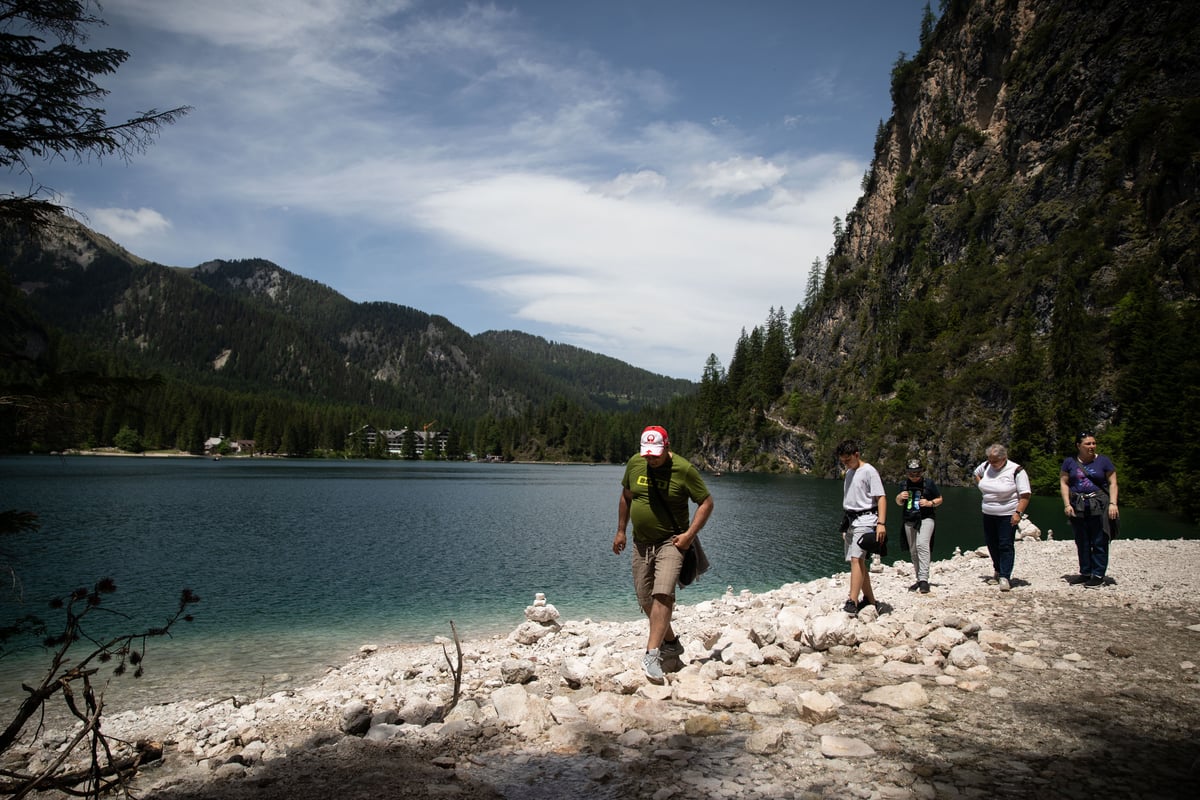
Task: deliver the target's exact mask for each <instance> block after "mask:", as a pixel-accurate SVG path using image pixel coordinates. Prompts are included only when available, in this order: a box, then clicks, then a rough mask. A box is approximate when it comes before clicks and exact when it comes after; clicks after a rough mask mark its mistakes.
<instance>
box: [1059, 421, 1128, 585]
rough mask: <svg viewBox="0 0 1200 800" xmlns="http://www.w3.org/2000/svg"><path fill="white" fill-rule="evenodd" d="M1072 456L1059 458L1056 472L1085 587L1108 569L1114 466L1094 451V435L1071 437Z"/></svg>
mask: <svg viewBox="0 0 1200 800" xmlns="http://www.w3.org/2000/svg"><path fill="white" fill-rule="evenodd" d="M1075 447H1076V448H1077V450H1078V452H1077V453H1076V454H1075V456H1073V457H1072V456H1067V457H1066V458H1065V459H1063V463H1062V470H1061V472H1060V473H1059V488H1060V490H1061V492H1062V500H1063V510H1064V511H1065V512H1066V515H1067V519H1068V520H1069V521H1070V523H1071V530H1072V531H1074V533H1075V548H1076V550H1077V551H1078V552H1079V578H1078V579H1077V580H1076V581H1075V582H1076V583H1082V584H1083V585H1084V586H1086V587H1087V588H1089V589H1095V588H1097V587H1100V586H1103V585H1104V581H1105V573H1107V571H1108V543H1109V541H1110V540H1111V539H1112V538H1113V536H1114V535H1115V531H1116V527H1117V520H1118V519H1119V518H1120V514H1119V512H1118V511H1117V468H1116V467H1115V466H1114V465H1113V462H1112V460H1111V459H1110V458H1109V457H1108V456H1103V455H1097V454H1096V437H1095V436H1094V435H1093V434H1091V433H1081V434H1079V435H1078V436H1076V437H1075Z"/></svg>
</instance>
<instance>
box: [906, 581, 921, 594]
mask: <svg viewBox="0 0 1200 800" xmlns="http://www.w3.org/2000/svg"><path fill="white" fill-rule="evenodd" d="M921 583H922V581H917V582H916V583H914V584H913V585H912V586H910V587H908V590H909V591H910V592H915V591H916V590H917V589H920V588H921Z"/></svg>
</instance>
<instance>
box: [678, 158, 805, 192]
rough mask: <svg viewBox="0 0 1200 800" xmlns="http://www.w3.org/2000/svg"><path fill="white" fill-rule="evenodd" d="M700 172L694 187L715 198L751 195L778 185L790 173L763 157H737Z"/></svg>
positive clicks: (705, 167)
mask: <svg viewBox="0 0 1200 800" xmlns="http://www.w3.org/2000/svg"><path fill="white" fill-rule="evenodd" d="M697 171H698V172H700V174H699V175H698V176H697V177H696V179H695V181H693V185H694V186H696V188H698V189H700V190H702V191H704V192H706V193H708V194H709V195H711V196H713V197H721V196H724V195H732V196H734V197H740V196H741V195H745V194H751V193H753V192H757V191H760V190H762V189H766V188H769V187H771V186H775V185H776V184H778V183H779V182H780V181H781V180H783V177H784V175H786V174H787V170H785V169H783V168H782V167H779V166H778V165H776V164H772V163H771V162H770V161H767V160H766V159H765V158H763V157H762V156H754V157H753V158H743V157H742V156H735V157H734V158H731V159H728V160H726V161H722V162H719V163H717V162H709V163H708V164H705V165H704V166H703V167H701V168H699V169H698V170H697Z"/></svg>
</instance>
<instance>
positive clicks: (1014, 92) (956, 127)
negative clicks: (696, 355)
mask: <svg viewBox="0 0 1200 800" xmlns="http://www.w3.org/2000/svg"><path fill="white" fill-rule="evenodd" d="M941 10H942V15H941V18H940V20H936V25H935V24H934V22H935V20H934V19H933V17H932V15H929V16H928V17H927V18H926V19H925V20H924V23H923V25H922V28H921V49H920V51H919V52H918V53H917V54H916V55H915V56H913V57H912V58H908V57H906V56H903V55H902V56H901V58H900V59H899V60H898V61H897V63H896V65H895V68H894V70H893V73H892V99H893V109H892V114H891V117H890V118H889V119H888V120H887V121H886V122H883V123H881V124H880V127H879V130H878V135H877V139H876V146H875V156H874V160H873V162H872V164H871V166H870V169H869V171H868V172H867V174H866V175H865V176H864V178H863V189H864V193H863V195H862V197H861V198H860V200H859V202H858V203H857V205H856V206H855V208H854V210H853V211H852V212H851V213H850V214H849V215H848V217H847V218H846V219H845V220H844V221H840V220H839V221H835V230H834V233H835V240H836V243H835V247H834V249H833V251H832V252H831V253H830V255H829V256H828V257H826V258H825V259H824V260H823V261H821V262H819V263H818V265H817V266H819V267H820V268H821V269H820V270H819V271H818V272H817V274H816V275H815V276H814V279H813V280H812V281H811V282H810V284H809V291H808V294H807V296H806V297H805V298H803V299H802V300H800V302H799V304H798V307H797V309H796V312H795V313H794V314H792V315H791V317H790V319H788V320H786V321H785V339H786V340H787V341H789V342H790V343H791V347H792V349H791V352H790V356H791V360H790V362H789V363H788V365H787V367H786V370H785V371H779V370H777V369H776V367H775V364H774V362H773V360H772V354H771V352H770V351H769V350H767V349H765V345H766V342H767V341H768V336H769V334H770V333H771V330H772V327H773V326H772V325H771V324H770V323H768V325H766V326H764V327H761V328H755V329H754V331H753V332H752V333H751V334H749V335H745V336H743V337H742V340H741V341H739V343H738V348H737V351H736V352H735V355H734V358H733V360H732V361H731V363H730V365H729V369H728V370H727V371H726V370H722V369H721V367H720V365H719V364H715V363H710V365H709V368H708V369H706V372H705V378H704V380H703V381H702V388H701V420H700V422H699V427H700V428H701V429H703V430H707V431H708V432H709V436H708V437H707V439H706V441H705V448H704V451H705V453H706V456H707V459H708V461H709V462H710V463H712V464H715V465H718V466H722V467H724V468H726V469H747V468H756V469H761V468H791V467H800V468H806V469H807V468H811V469H812V470H813V471H815V472H817V473H821V474H832V473H833V471H834V469H835V462H834V459H833V458H832V452H833V447H834V444H835V443H836V441H837V440H839V439H840V438H843V437H847V436H850V437H855V438H858V439H860V440H862V441H863V442H864V445H865V447H864V454H865V455H866V457H867V459H868V460H870V461H873V462H875V463H876V464H877V466H879V467H880V468H881V471H882V472H883V474H884V475H885V476H890V477H893V478H894V477H897V476H899V475H900V474H901V470H902V463H903V461H904V459H906V458H908V457H914V456H915V457H919V458H921V459H923V460H924V461H926V462H927V463H928V464H929V465H930V466H931V469H932V471H933V474H934V476H935V477H936V478H937V479H939V480H941V481H944V482H950V483H962V482H964V481H965V479H966V476H967V474H968V471H969V469H970V468H971V467H972V466H973V465H974V464H976V463H978V462H979V461H981V460H982V458H983V451H984V448H985V447H986V446H987V445H988V444H989V443H990V442H992V441H999V442H1003V443H1007V444H1008V445H1009V448H1010V451H1011V452H1012V454H1013V456H1014V457H1015V459H1016V460H1017V461H1020V462H1022V463H1025V464H1027V465H1028V466H1029V467H1030V471H1031V474H1032V475H1033V476H1034V478H1035V483H1036V486H1037V488H1038V489H1040V490H1041V491H1053V490H1054V487H1055V485H1056V482H1057V475H1058V465H1059V464H1060V463H1061V459H1062V457H1063V456H1064V455H1065V454H1067V453H1072V452H1074V446H1073V439H1074V436H1075V434H1077V433H1078V432H1080V431H1083V430H1095V431H1096V432H1097V434H1098V436H1099V441H1100V445H1101V449H1102V451H1104V452H1107V453H1109V454H1110V455H1112V456H1113V457H1114V459H1115V460H1116V463H1117V465H1118V471H1119V473H1120V476H1121V484H1122V492H1121V499H1122V501H1125V500H1126V499H1131V500H1132V499H1135V498H1138V499H1140V500H1141V501H1142V502H1156V503H1158V504H1161V505H1164V506H1167V507H1171V508H1175V509H1181V510H1186V511H1188V512H1189V513H1191V514H1192V515H1197V514H1200V500H1197V499H1196V498H1197V495H1196V493H1195V492H1194V490H1193V487H1194V485H1195V484H1196V482H1197V480H1198V479H1200V467H1198V466H1197V465H1198V464H1200V437H1197V436H1195V435H1193V433H1192V432H1193V431H1194V430H1195V429H1196V425H1197V422H1200V397H1198V393H1197V388H1198V387H1200V360H1198V358H1197V355H1196V351H1195V348H1194V345H1193V343H1192V340H1193V339H1194V336H1195V333H1196V331H1198V330H1200V303H1198V295H1197V293H1198V290H1200V271H1198V264H1197V257H1198V254H1200V199H1198V198H1197V177H1198V176H1197V171H1198V170H1200V4H1197V3H1180V2H1172V1H1169V0H1149V2H1146V1H1144V0H1106V1H1104V2H1096V3H1076V2H1073V1H1072V0H974V2H967V1H966V0H950V1H949V2H943V3H942V9H941ZM772 313H773V318H775V316H777V314H778V312H774V311H773V312H772ZM778 323H779V320H778V319H776V325H775V326H774V327H778ZM747 409H748V411H747Z"/></svg>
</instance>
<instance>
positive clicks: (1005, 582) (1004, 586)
mask: <svg viewBox="0 0 1200 800" xmlns="http://www.w3.org/2000/svg"><path fill="white" fill-rule="evenodd" d="M1011 588H1012V587H1011V586H1010V585H1009V583H1008V578H1001V579H1000V591H1002V592H1007V591H1008V590H1009V589H1011Z"/></svg>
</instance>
